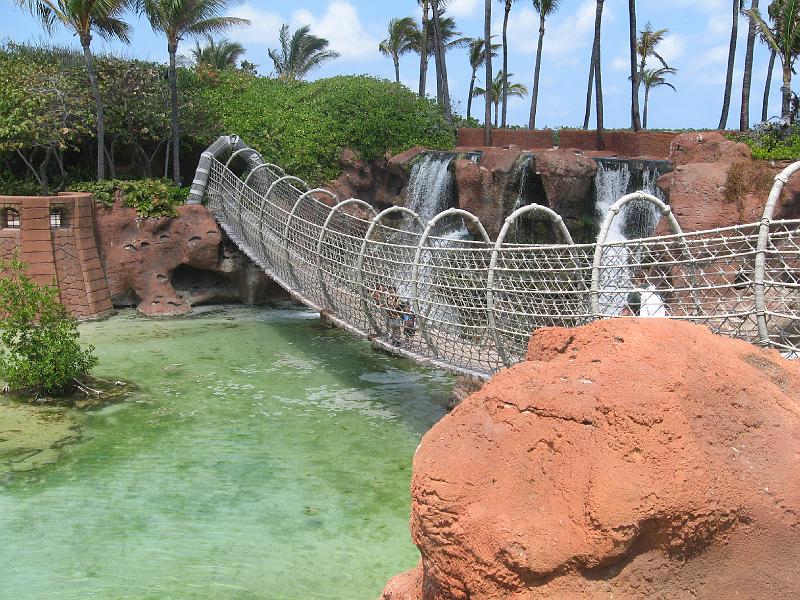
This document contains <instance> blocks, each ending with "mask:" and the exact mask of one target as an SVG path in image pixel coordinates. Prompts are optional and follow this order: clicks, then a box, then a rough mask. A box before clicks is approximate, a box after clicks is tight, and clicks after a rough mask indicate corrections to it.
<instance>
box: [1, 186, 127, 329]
mask: <svg viewBox="0 0 800 600" xmlns="http://www.w3.org/2000/svg"><path fill="white" fill-rule="evenodd" d="M9 208H10V209H13V210H15V211H17V213H18V214H19V221H20V222H19V228H9V227H5V225H6V224H7V223H5V219H3V222H0V257H2V258H5V259H8V258H11V257H12V256H13V255H14V253H15V252H18V254H19V258H20V260H22V261H23V262H25V263H27V265H28V274H29V275H30V277H31V278H32V279H33V280H34V281H36V282H37V283H40V284H48V285H52V284H54V283H55V284H56V285H58V289H59V296H60V299H61V303H62V304H64V306H65V307H66V308H67V309H68V310H69V311H70V313H71V314H73V315H74V316H75V317H78V318H82V319H87V318H97V317H102V316H106V315H108V314H110V313H112V312H113V310H114V308H113V306H112V305H111V295H110V293H109V290H108V282H107V281H106V274H105V272H104V271H103V267H102V265H101V264H100V256H99V254H98V252H97V243H96V241H95V225H94V197H93V196H92V195H91V194H79V193H64V194H60V195H58V196H35V197H31V196H0V211H4V210H5V209H9ZM53 210H58V211H60V213H61V220H62V221H61V226H60V227H55V226H51V217H50V216H51V211H53ZM0 216H2V215H0Z"/></svg>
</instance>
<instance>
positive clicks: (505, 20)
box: [486, 0, 511, 127]
mask: <svg viewBox="0 0 800 600" xmlns="http://www.w3.org/2000/svg"><path fill="white" fill-rule="evenodd" d="M510 13H511V0H506V10H505V15H503V98H502V100H503V127H505V126H506V125H507V124H508V120H507V119H508V15H509V14H510ZM487 52H491V48H490V49H489V50H487ZM486 85H487V87H488V85H489V84H488V83H487V84H486Z"/></svg>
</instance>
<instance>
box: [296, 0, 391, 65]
mask: <svg viewBox="0 0 800 600" xmlns="http://www.w3.org/2000/svg"><path fill="white" fill-rule="evenodd" d="M292 21H293V23H294V24H295V25H310V26H311V32H312V33H313V34H314V35H318V36H320V37H323V38H325V39H327V40H328V41H330V48H331V49H332V50H335V51H337V52H338V53H339V54H341V55H342V58H343V59H345V60H365V59H366V60H369V59H372V58H376V57H377V56H378V43H379V40H378V39H377V38H376V37H373V36H372V35H370V34H369V33H367V31H366V30H365V29H364V27H363V25H362V24H361V19H360V18H359V16H358V11H357V10H356V8H355V6H353V5H352V4H351V3H350V2H347V1H345V0H332V1H331V2H329V3H328V7H327V9H326V11H325V14H323V15H322V16H321V17H316V16H314V14H312V13H311V12H310V11H308V10H305V9H302V10H298V11H295V12H294V14H293V15H292Z"/></svg>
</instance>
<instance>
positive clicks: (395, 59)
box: [392, 56, 400, 83]
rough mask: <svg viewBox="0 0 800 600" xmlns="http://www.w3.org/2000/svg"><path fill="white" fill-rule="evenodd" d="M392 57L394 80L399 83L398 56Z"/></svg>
mask: <svg viewBox="0 0 800 600" xmlns="http://www.w3.org/2000/svg"><path fill="white" fill-rule="evenodd" d="M392 58H393V59H394V80H395V81H396V82H397V83H400V57H399V56H393V57H392Z"/></svg>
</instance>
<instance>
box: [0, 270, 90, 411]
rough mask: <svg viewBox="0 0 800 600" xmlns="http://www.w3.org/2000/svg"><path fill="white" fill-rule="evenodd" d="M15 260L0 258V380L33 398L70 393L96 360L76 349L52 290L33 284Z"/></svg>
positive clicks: (74, 333) (72, 326) (73, 331)
mask: <svg viewBox="0 0 800 600" xmlns="http://www.w3.org/2000/svg"><path fill="white" fill-rule="evenodd" d="M26 270H27V266H26V265H25V264H23V263H21V262H19V261H18V260H17V259H12V260H10V261H0V274H1V275H2V277H0V314H2V315H3V319H2V320H0V379H1V380H3V381H4V382H5V383H6V384H7V385H8V386H9V387H10V388H11V389H12V390H15V391H18V392H21V393H26V394H30V395H33V396H40V395H47V396H64V395H67V394H69V393H70V392H72V391H73V390H74V389H75V388H76V387H77V386H78V385H79V384H80V382H81V379H82V378H84V377H85V376H86V375H88V373H89V370H90V369H91V368H92V367H94V366H95V365H96V364H97V362H98V360H97V357H96V356H95V355H94V348H92V347H91V346H88V347H86V348H81V345H80V339H79V338H80V336H79V333H78V327H77V323H76V321H75V319H73V318H72V317H70V316H69V314H67V311H66V309H65V308H64V306H63V305H62V304H61V303H60V302H59V300H58V289H57V288H55V287H51V286H41V285H38V284H36V283H35V282H34V281H33V280H31V278H30V277H28V275H27V274H26Z"/></svg>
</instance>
